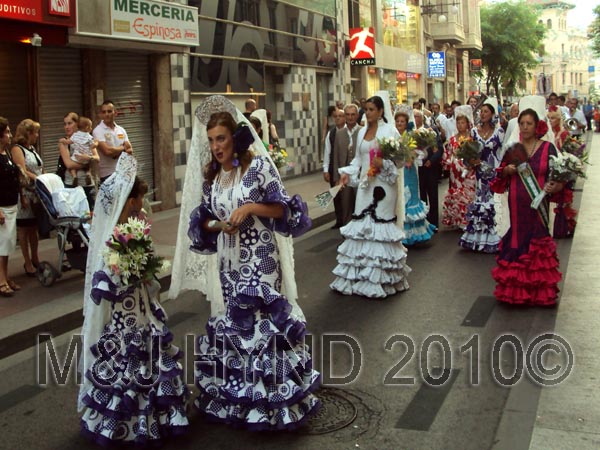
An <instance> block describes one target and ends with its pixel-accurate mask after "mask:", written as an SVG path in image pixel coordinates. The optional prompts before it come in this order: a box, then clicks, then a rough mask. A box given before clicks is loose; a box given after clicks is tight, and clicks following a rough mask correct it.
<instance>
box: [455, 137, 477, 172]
mask: <svg viewBox="0 0 600 450" xmlns="http://www.w3.org/2000/svg"><path fill="white" fill-rule="evenodd" d="M480 155H481V144H480V142H479V141H475V140H473V138H472V137H470V136H469V137H460V138H459V139H458V149H457V150H456V157H457V158H458V159H461V160H462V162H463V164H464V165H465V166H467V167H472V166H473V165H472V164H471V161H472V160H474V159H479V156H480Z"/></svg>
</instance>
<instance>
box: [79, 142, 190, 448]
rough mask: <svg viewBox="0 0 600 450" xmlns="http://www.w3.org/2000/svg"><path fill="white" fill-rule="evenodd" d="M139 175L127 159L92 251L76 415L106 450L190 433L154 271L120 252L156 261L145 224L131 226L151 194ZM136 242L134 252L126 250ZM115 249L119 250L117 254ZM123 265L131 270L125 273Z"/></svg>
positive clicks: (107, 185) (104, 201)
mask: <svg viewBox="0 0 600 450" xmlns="http://www.w3.org/2000/svg"><path fill="white" fill-rule="evenodd" d="M136 171H137V162H136V160H135V158H134V157H133V156H131V155H128V154H127V153H124V154H123V155H121V156H120V157H119V161H118V163H117V167H116V170H115V172H114V173H113V175H111V176H110V177H109V178H108V179H107V180H106V181H105V182H104V183H103V184H102V186H101V187H100V190H99V193H98V207H97V208H96V210H95V214H94V222H93V224H92V233H91V237H90V246H89V249H88V260H87V270H86V278H85V288H84V306H83V313H84V315H85V320H84V323H83V345H84V352H85V353H84V355H83V370H82V375H83V377H82V378H83V380H84V382H83V384H82V385H81V387H80V390H79V398H78V409H79V410H80V411H81V410H83V411H84V412H83V417H82V419H81V432H82V434H83V435H84V436H86V437H88V438H90V439H91V440H93V441H95V442H96V443H98V444H101V445H108V444H137V445H139V444H141V445H146V444H157V443H160V442H161V441H163V440H164V439H165V438H168V437H170V436H173V435H179V434H182V433H184V432H185V431H187V428H188V420H187V416H186V412H185V402H186V400H187V397H188V391H187V387H186V385H185V383H184V381H183V379H182V377H181V374H182V372H183V371H182V366H181V364H180V363H179V362H178V360H179V359H180V357H181V355H180V353H181V352H180V351H179V349H178V348H177V347H175V346H173V345H172V344H171V341H172V339H173V336H172V334H171V332H170V331H169V329H168V328H167V326H166V324H165V320H166V315H165V312H164V310H163V309H162V307H161V305H160V303H159V301H158V296H159V292H160V286H159V285H158V284H159V283H158V281H156V279H155V272H156V269H154V267H156V266H155V265H153V266H152V268H149V267H148V265H146V263H145V262H144V263H142V262H140V260H139V259H138V258H136V255H134V254H132V253H133V252H134V250H131V251H127V250H123V249H122V247H123V245H122V244H123V242H126V244H125V246H124V247H125V248H128V249H135V248H139V247H142V248H143V250H141V251H139V250H138V251H137V253H143V256H145V258H146V261H148V260H150V259H152V261H157V259H156V258H154V257H153V254H154V253H153V249H152V247H151V242H150V243H149V242H148V238H147V237H146V236H148V233H147V232H149V230H150V229H149V226H148V224H147V222H145V221H141V220H130V218H138V217H139V214H140V211H141V209H142V203H143V200H144V195H145V194H146V192H147V191H148V185H147V184H146V183H145V182H144V181H142V180H141V179H140V178H138V177H137V176H136ZM124 224H125V225H126V226H127V228H126V230H125V231H126V233H127V234H125V233H124V232H122V233H120V235H119V236H117V237H114V233H117V232H118V231H119V230H118V229H117V228H116V227H117V226H123V225H124ZM132 240H135V245H134V246H130V245H129V243H131V241H132ZM107 242H110V243H111V247H110V249H111V250H113V251H112V252H111V253H107V251H108V249H109V247H108V244H107ZM114 242H118V243H120V244H121V247H119V246H117V247H116V248H115V247H114ZM114 256H116V258H114V259H113V257H114ZM123 261H125V264H126V265H124V266H121V265H120V264H121V263H122V262H123ZM128 261H129V262H128ZM131 261H136V262H137V264H136V265H135V266H134V265H132V264H131ZM140 265H142V266H143V268H141V267H140ZM115 266H116V267H117V269H115ZM121 267H123V270H118V269H119V268H121ZM125 267H127V268H128V272H127V273H129V275H128V278H124V277H125Z"/></svg>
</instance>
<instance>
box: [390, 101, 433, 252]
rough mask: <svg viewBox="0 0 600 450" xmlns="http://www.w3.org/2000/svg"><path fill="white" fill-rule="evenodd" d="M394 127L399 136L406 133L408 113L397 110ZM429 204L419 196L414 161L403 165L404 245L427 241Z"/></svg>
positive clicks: (429, 229)
mask: <svg viewBox="0 0 600 450" xmlns="http://www.w3.org/2000/svg"><path fill="white" fill-rule="evenodd" d="M394 119H395V123H396V129H397V130H398V133H400V135H401V136H403V135H404V133H408V131H407V129H408V122H409V120H410V119H409V115H408V113H406V112H403V111H401V112H397V113H396V114H395V116H394ZM428 212H429V206H428V205H427V203H425V202H424V201H423V200H421V197H419V172H418V170H417V164H416V161H414V162H409V163H407V164H405V165H404V234H405V237H404V240H403V241H402V243H403V244H404V245H414V244H419V243H423V242H427V241H429V240H430V239H431V236H433V234H434V233H435V230H436V228H435V226H434V225H433V224H431V223H429V221H428V220H427V213H428Z"/></svg>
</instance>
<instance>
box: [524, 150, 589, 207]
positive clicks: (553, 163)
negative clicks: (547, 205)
mask: <svg viewBox="0 0 600 450" xmlns="http://www.w3.org/2000/svg"><path fill="white" fill-rule="evenodd" d="M577 177H581V178H586V175H585V172H584V170H583V162H581V160H580V159H579V158H577V157H576V156H575V155H572V154H570V153H559V154H558V155H556V156H554V155H550V173H549V174H548V180H549V181H559V182H561V183H568V182H569V181H575V180H576V179H577ZM546 194H547V192H546V191H542V192H540V193H539V194H538V195H537V196H536V197H535V198H534V199H533V201H532V202H531V207H532V208H533V209H537V208H538V207H539V206H540V204H541V203H542V200H544V197H546Z"/></svg>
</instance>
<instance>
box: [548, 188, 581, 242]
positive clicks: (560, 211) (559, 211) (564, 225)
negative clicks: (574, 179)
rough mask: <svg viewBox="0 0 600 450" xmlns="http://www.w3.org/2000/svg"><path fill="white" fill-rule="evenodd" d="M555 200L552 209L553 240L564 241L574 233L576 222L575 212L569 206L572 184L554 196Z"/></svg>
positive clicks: (571, 198) (571, 200) (571, 196)
mask: <svg viewBox="0 0 600 450" xmlns="http://www.w3.org/2000/svg"><path fill="white" fill-rule="evenodd" d="M555 198H556V200H557V205H556V208H554V213H555V214H556V215H555V216H554V227H553V234H552V235H553V237H554V239H564V238H566V237H569V236H572V235H573V233H574V232H575V225H577V221H576V219H575V217H577V210H576V209H575V208H573V207H572V206H571V203H572V202H573V183H569V184H567V186H565V188H564V189H563V191H562V192H561V193H560V194H558V195H555Z"/></svg>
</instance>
